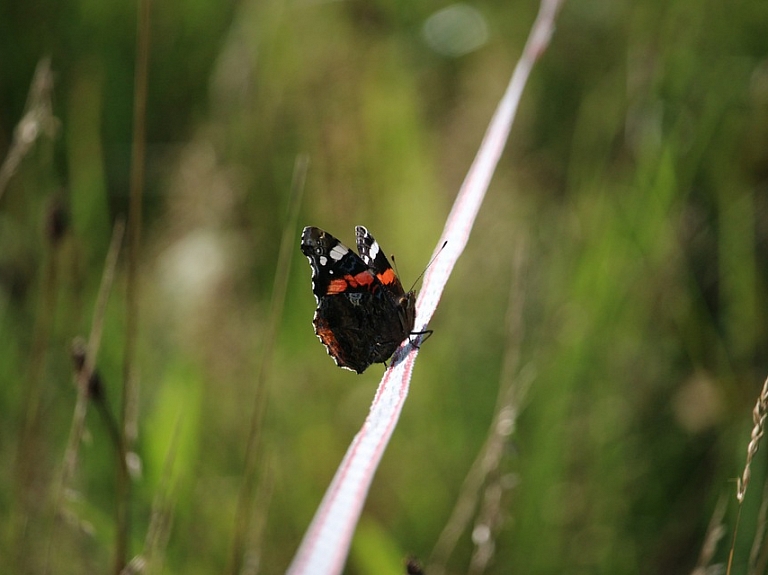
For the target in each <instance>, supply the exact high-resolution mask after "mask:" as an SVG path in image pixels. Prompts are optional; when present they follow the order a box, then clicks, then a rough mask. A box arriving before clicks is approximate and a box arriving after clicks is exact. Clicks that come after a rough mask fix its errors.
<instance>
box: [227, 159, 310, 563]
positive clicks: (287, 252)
mask: <svg viewBox="0 0 768 575" xmlns="http://www.w3.org/2000/svg"><path fill="white" fill-rule="evenodd" d="M308 167H309V157H308V156H306V155H300V156H298V157H297V158H296V163H295V165H294V171H293V182H292V184H291V198H290V200H289V203H288V220H287V221H286V224H285V227H284V228H283V237H282V240H281V242H280V254H279V255H278V258H277V269H276V271H275V281H274V285H273V287H272V305H271V310H270V314H269V322H268V324H267V329H266V330H265V331H264V335H263V341H264V343H263V346H262V348H261V361H260V365H259V371H258V373H257V375H256V381H255V387H256V394H255V397H254V404H253V413H252V415H251V428H250V431H249V433H248V442H247V443H246V448H245V470H244V472H243V482H242V484H241V486H240V493H239V495H238V501H237V510H236V512H235V513H236V516H235V534H234V540H233V543H232V557H231V560H230V568H229V569H228V571H227V572H228V573H231V575H236V574H237V573H240V570H241V569H242V566H243V558H244V555H245V548H246V538H247V536H248V533H249V531H250V518H251V515H252V511H253V499H254V493H253V492H254V485H255V479H256V478H255V475H256V470H257V469H259V467H260V466H259V465H257V463H258V462H259V460H260V459H263V457H262V451H263V450H262V449H260V447H261V438H260V431H261V428H262V424H263V421H264V413H265V412H266V408H267V400H268V396H269V394H268V390H267V385H266V378H267V374H268V373H269V370H270V368H271V365H272V348H273V347H274V342H275V340H276V339H277V331H278V327H279V325H280V320H281V318H282V316H283V306H284V304H285V293H286V291H287V289H288V277H289V275H290V271H291V254H292V250H293V246H294V240H295V237H296V223H297V221H298V219H299V208H300V207H301V201H302V197H303V195H304V182H305V180H306V176H307V169H308Z"/></svg>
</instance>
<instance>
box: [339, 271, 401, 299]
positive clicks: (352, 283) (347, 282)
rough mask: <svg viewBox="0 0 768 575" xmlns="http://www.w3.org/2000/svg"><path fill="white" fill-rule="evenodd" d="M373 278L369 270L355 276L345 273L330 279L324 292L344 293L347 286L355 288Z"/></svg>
mask: <svg viewBox="0 0 768 575" xmlns="http://www.w3.org/2000/svg"><path fill="white" fill-rule="evenodd" d="M393 276H394V274H393ZM374 280H375V278H374V277H373V274H371V272H369V271H364V272H360V273H359V274H357V275H356V276H352V275H345V276H344V277H343V278H341V279H337V280H331V282H330V283H329V284H328V290H327V291H326V292H325V293H326V295H335V294H339V293H344V292H345V291H346V290H347V288H349V287H353V288H356V287H360V286H367V285H371V284H372V283H373V282H374Z"/></svg>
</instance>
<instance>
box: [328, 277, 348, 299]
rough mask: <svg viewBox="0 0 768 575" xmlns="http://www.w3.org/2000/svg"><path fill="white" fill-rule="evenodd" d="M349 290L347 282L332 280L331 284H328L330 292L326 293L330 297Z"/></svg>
mask: <svg viewBox="0 0 768 575" xmlns="http://www.w3.org/2000/svg"><path fill="white" fill-rule="evenodd" d="M346 289H347V280H344V279H342V280H331V283H329V284H328V291H327V292H326V293H327V294H328V295H333V294H337V293H342V292H343V291H344V290H346Z"/></svg>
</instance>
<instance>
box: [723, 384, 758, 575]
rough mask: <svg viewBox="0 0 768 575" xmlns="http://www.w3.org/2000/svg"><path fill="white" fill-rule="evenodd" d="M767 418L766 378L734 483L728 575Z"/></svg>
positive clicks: (753, 414) (753, 413)
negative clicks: (736, 505) (736, 506)
mask: <svg viewBox="0 0 768 575" xmlns="http://www.w3.org/2000/svg"><path fill="white" fill-rule="evenodd" d="M766 418H768V378H766V380H765V383H763V389H762V390H761V391H760V395H758V396H757V402H756V403H755V407H754V408H753V409H752V423H753V424H754V425H753V426H752V435H751V437H750V439H749V444H748V445H747V461H746V463H745V464H744V471H743V472H742V473H741V477H739V478H738V479H737V481H736V500H737V501H738V502H739V510H738V512H737V513H736V524H735V526H734V528H733V537H732V539H731V550H730V552H729V553H728V569H727V573H728V575H730V573H731V568H732V567H733V554H734V550H735V548H736V535H737V534H738V531H739V522H740V520H741V507H742V505H743V503H744V497H745V496H746V494H747V487H749V480H750V478H751V477H752V460H753V459H754V458H755V455H757V450H758V449H759V448H760V438H761V437H763V434H764V433H765V421H766Z"/></svg>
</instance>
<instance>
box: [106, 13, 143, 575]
mask: <svg viewBox="0 0 768 575" xmlns="http://www.w3.org/2000/svg"><path fill="white" fill-rule="evenodd" d="M150 7H151V2H150V0H139V17H138V30H137V34H136V70H135V76H134V91H133V92H134V93H133V96H134V99H133V138H132V146H131V198H130V207H129V211H128V242H129V243H128V274H127V286H126V304H125V305H126V327H125V355H124V357H123V393H122V402H121V412H120V437H121V439H122V441H121V449H120V451H121V455H122V457H123V458H125V457H126V456H127V455H128V454H129V453H130V452H132V450H133V443H134V441H135V439H136V428H137V425H136V409H137V408H136V397H137V394H138V382H137V375H136V342H137V335H138V325H139V281H138V280H139V277H138V276H139V250H140V246H141V231H142V198H143V191H144V171H145V153H146V116H147V81H148V75H149V72H148V69H149V38H150ZM130 481H131V480H130V477H129V475H128V472H127V467H126V465H124V464H123V465H118V468H117V489H116V523H117V525H116V529H115V557H114V569H113V572H114V573H115V575H118V574H119V573H120V572H121V571H122V569H123V567H124V566H125V564H126V560H127V557H128V552H129V549H128V537H129V533H130V498H131V484H130Z"/></svg>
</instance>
